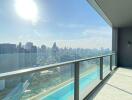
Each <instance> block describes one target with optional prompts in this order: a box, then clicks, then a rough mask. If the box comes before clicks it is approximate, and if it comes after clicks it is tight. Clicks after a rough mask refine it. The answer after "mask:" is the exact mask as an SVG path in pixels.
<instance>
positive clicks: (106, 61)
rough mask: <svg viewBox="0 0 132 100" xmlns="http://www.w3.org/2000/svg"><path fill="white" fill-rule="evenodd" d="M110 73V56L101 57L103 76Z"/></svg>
mask: <svg viewBox="0 0 132 100" xmlns="http://www.w3.org/2000/svg"><path fill="white" fill-rule="evenodd" d="M109 73H110V56H107V57H103V78H105V77H106V76H107V75H108V74H109Z"/></svg>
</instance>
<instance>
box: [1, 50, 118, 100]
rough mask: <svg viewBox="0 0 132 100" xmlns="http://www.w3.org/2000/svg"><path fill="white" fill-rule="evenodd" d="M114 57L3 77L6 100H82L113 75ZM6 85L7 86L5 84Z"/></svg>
mask: <svg viewBox="0 0 132 100" xmlns="http://www.w3.org/2000/svg"><path fill="white" fill-rule="evenodd" d="M114 59H115V54H114V53H113V54H109V55H102V56H97V57H92V58H87V59H79V60H75V61H70V62H64V63H59V64H53V65H48V66H42V67H38V68H28V69H23V70H17V71H12V72H7V73H2V74H0V79H1V81H0V82H1V88H2V83H5V82H6V86H3V87H5V88H4V89H3V90H2V91H1V92H0V98H2V99H3V100H10V99H11V100H19V99H20V100H25V99H30V100H73V99H74V100H82V99H84V98H85V97H86V96H87V95H88V94H89V93H91V92H92V91H93V89H94V88H95V87H96V86H97V85H99V84H100V83H102V82H103V80H104V79H105V78H106V77H107V76H108V75H110V74H111V73H112V72H113V71H114V69H115V68H116V66H115V60H114ZM3 85H4V84H3Z"/></svg>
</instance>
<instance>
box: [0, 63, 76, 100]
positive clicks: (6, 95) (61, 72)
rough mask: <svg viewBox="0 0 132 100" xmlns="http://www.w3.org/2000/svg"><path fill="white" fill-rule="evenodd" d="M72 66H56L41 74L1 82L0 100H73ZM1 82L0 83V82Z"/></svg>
mask: <svg viewBox="0 0 132 100" xmlns="http://www.w3.org/2000/svg"><path fill="white" fill-rule="evenodd" d="M73 77H74V65H73V64H69V65H64V66H58V67H56V68H52V69H48V70H45V71H41V72H36V73H32V74H30V75H23V76H21V77H17V76H16V77H13V78H12V79H5V80H3V81H4V82H5V83H6V84H5V88H4V89H3V90H2V91H1V92H0V96H1V97H0V98H3V99H5V100H19V99H21V100H26V99H31V100H32V99H33V100H38V99H41V100H53V99H54V100H69V99H74V78H73ZM1 82H2V81H1Z"/></svg>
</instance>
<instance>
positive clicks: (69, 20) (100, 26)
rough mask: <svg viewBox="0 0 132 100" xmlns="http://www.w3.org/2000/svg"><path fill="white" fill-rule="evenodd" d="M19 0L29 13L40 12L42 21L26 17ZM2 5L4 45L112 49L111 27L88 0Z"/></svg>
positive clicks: (0, 25) (0, 28)
mask: <svg viewBox="0 0 132 100" xmlns="http://www.w3.org/2000/svg"><path fill="white" fill-rule="evenodd" d="M16 1H20V2H22V3H23V4H26V7H27V9H28V11H30V8H32V7H33V8H34V9H36V10H37V12H36V13H35V15H33V16H34V18H38V19H37V20H36V21H34V19H33V18H32V17H31V16H30V15H29V14H28V16H26V15H25V13H24V11H23V10H22V11H21V8H18V5H19V4H21V3H19V2H16ZM27 1H28V2H32V3H31V4H32V5H30V4H29V3H28V2H27ZM63 4H64V5H65V6H62V5H63ZM73 4H74V6H73ZM0 6H1V8H0V19H1V23H0V35H1V38H0V43H15V44H16V43H18V42H19V41H21V42H22V43H26V42H28V41H33V42H34V44H35V45H42V44H43V43H45V45H47V46H49V47H51V46H52V44H53V42H56V43H57V44H59V46H60V47H65V46H66V47H72V48H101V47H103V48H111V41H112V40H111V38H112V29H111V27H110V26H109V25H108V24H107V23H106V22H105V21H104V20H103V19H102V18H101V17H100V16H99V15H98V14H97V13H96V12H95V11H94V10H93V8H91V6H90V5H89V4H88V2H87V1H82V0H77V1H76V0H55V1H51V0H10V2H9V1H8V0H2V1H1V3H0ZM60 8H61V9H60ZM36 10H35V11H36ZM21 14H23V15H21ZM32 14H34V13H32ZM32 14H31V15H32ZM20 15H21V16H20ZM9 16H10V17H9ZM35 16H36V17H35ZM23 17H24V18H23ZM80 41H81V42H80Z"/></svg>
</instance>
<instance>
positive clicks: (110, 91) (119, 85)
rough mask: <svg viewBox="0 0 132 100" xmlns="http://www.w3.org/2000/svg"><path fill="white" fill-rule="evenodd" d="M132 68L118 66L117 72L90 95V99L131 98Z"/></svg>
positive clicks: (122, 99)
mask: <svg viewBox="0 0 132 100" xmlns="http://www.w3.org/2000/svg"><path fill="white" fill-rule="evenodd" d="M131 91H132V70H131V69H126V68H118V69H117V70H116V72H115V73H114V74H113V75H112V76H111V78H109V79H108V80H106V82H105V83H104V84H103V85H102V87H100V89H98V91H96V92H95V93H94V94H92V96H91V97H90V100H111V99H113V100H131V99H132V92H131Z"/></svg>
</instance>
